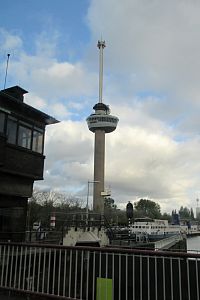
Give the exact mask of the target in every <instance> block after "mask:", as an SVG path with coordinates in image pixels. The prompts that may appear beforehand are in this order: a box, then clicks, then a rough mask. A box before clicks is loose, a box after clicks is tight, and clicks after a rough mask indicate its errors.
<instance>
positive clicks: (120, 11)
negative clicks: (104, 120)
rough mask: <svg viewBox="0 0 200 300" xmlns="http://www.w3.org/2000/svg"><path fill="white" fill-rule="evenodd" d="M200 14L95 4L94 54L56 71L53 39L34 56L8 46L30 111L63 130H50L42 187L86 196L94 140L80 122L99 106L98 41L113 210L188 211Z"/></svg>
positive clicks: (133, 3) (197, 143) (179, 4)
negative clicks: (145, 204) (128, 206)
mask: <svg viewBox="0 0 200 300" xmlns="http://www.w3.org/2000/svg"><path fill="white" fill-rule="evenodd" d="M199 8H200V4H199V3H198V2H196V1H193V0H192V1H190V2H186V1H176V0H175V1H174V0H173V1H172V0H170V1H160V0H153V1H139V0H125V1H119V0H109V1H106V0H102V1H97V0H93V1H91V6H90V10H89V13H88V22H89V26H90V29H91V32H92V47H90V48H88V55H87V56H86V57H85V59H82V60H80V61H76V62H73V63H72V62H69V61H67V60H65V61H59V59H58V57H57V54H56V53H57V48H58V44H57V43H58V39H57V35H56V34H55V35H53V38H52V39H48V37H46V36H45V43H44V45H42V44H41V39H40V38H39V39H38V40H37V41H36V53H35V54H31V55H30V54H29V53H26V52H25V51H24V50H23V48H22V46H23V43H22V41H21V39H20V38H19V39H18V38H17V37H16V36H15V39H14V38H13V42H12V43H13V45H14V44H15V43H16V45H18V46H17V47H19V48H20V47H21V54H20V55H19V57H18V59H17V60H14V61H13V62H12V65H11V66H10V70H11V73H12V76H13V78H14V79H15V81H19V82H21V83H22V86H23V87H24V88H25V89H28V90H29V91H30V92H31V93H30V95H27V96H26V100H27V102H28V103H29V104H32V105H33V106H35V107H36V108H39V109H43V110H44V111H45V112H47V113H51V114H52V115H56V117H57V118H58V119H61V120H62V119H64V120H65V121H63V122H61V123H60V124H56V125H53V126H49V127H48V129H47V135H46V141H45V154H46V162H45V174H44V175H45V181H44V182H41V183H40V185H43V186H49V187H56V188H57V189H60V190H66V191H69V192H72V191H73V192H74V193H78V194H79V195H81V194H82V196H84V195H86V184H87V180H88V179H92V177H93V142H94V135H93V134H92V133H91V132H89V130H88V128H87V125H86V122H85V121H81V120H83V118H84V117H85V118H86V117H87V116H88V115H89V114H90V113H91V112H92V104H95V102H96V101H97V100H95V99H97V94H98V86H97V84H98V75H97V74H98V50H97V49H96V48H95V45H96V40H97V39H98V38H99V37H100V36H101V34H102V35H103V38H105V39H106V42H107V47H106V49H105V55H104V58H105V78H104V99H105V103H107V104H110V105H111V110H112V113H113V114H114V115H117V116H118V117H119V119H120V121H119V125H118V128H117V130H116V132H114V133H112V134H108V135H107V136H106V185H107V186H109V185H110V186H111V188H112V195H113V197H114V198H115V200H116V202H117V203H119V204H125V203H126V201H128V200H135V199H137V198H138V197H146V196H148V197H149V198H150V199H153V200H155V201H157V202H159V203H160V204H161V207H162V208H163V209H165V210H167V211H171V209H172V208H173V209H175V208H176V209H178V208H179V207H180V206H181V205H188V206H192V205H194V204H192V201H193V199H194V198H196V197H197V195H196V193H197V192H198V191H199V181H200V176H199V174H200V162H199V153H198V152H199V151H198V149H199V147H200V139H199V136H198V132H199V113H198V111H199V106H200V105H199V103H200V102H199V99H198V97H199V94H200V87H199V78H200V68H199V67H200V66H199V53H200V51H199V50H200V39H199V37H198V35H199V34H198V28H199V25H200V19H199V13H198V12H199ZM10 40H12V38H10ZM14 40H15V42H14ZM94 40H95V41H94ZM7 41H9V37H8V36H7ZM49 41H52V44H51V43H49ZM12 43H11V42H10V45H12ZM94 95H96V98H95V97H94ZM88 105H91V106H90V107H91V109H88ZM80 115H81V116H80ZM75 117H76V119H77V120H79V121H73V120H74V119H75Z"/></svg>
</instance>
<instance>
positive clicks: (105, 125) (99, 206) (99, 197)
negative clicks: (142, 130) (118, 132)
mask: <svg viewBox="0 0 200 300" xmlns="http://www.w3.org/2000/svg"><path fill="white" fill-rule="evenodd" d="M97 47H98V48H99V102H98V103H97V104H95V106H94V107H93V109H94V111H95V112H94V113H92V114H91V115H90V116H89V117H88V118H87V119H86V121H87V124H88V128H89V130H90V131H92V132H93V133H95V145H94V183H95V184H94V189H93V210H94V211H95V212H101V213H102V212H103V211H104V197H103V195H104V176H105V133H110V132H113V131H114V130H115V129H116V127H117V123H118V121H119V119H118V118H117V117H115V116H113V115H111V114H110V108H109V106H108V105H106V104H104V103H103V101H102V92H103V49H104V48H105V41H98V44H97Z"/></svg>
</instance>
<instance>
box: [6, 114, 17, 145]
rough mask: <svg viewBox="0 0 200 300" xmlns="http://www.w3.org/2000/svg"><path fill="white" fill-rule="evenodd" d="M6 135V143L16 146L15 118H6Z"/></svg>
mask: <svg viewBox="0 0 200 300" xmlns="http://www.w3.org/2000/svg"><path fill="white" fill-rule="evenodd" d="M6 134H7V138H8V143H11V144H16V137H17V120H16V119H15V118H12V117H8V121H7V130H6Z"/></svg>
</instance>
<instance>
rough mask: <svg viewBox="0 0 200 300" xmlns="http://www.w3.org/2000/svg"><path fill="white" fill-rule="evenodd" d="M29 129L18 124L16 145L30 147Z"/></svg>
mask: <svg viewBox="0 0 200 300" xmlns="http://www.w3.org/2000/svg"><path fill="white" fill-rule="evenodd" d="M31 133H32V131H31V129H30V128H28V127H24V126H22V125H19V129H18V141H17V144H18V146H21V147H24V148H27V149H31Z"/></svg>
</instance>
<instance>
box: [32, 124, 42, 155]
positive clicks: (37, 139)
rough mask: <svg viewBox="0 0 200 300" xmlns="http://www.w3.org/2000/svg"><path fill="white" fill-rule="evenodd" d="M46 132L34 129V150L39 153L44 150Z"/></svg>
mask: <svg viewBox="0 0 200 300" xmlns="http://www.w3.org/2000/svg"><path fill="white" fill-rule="evenodd" d="M43 137H44V134H43V132H41V131H39V130H35V129H34V130H33V144H32V150H33V151H35V152H38V153H42V152H43V140H44V138H43Z"/></svg>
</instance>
